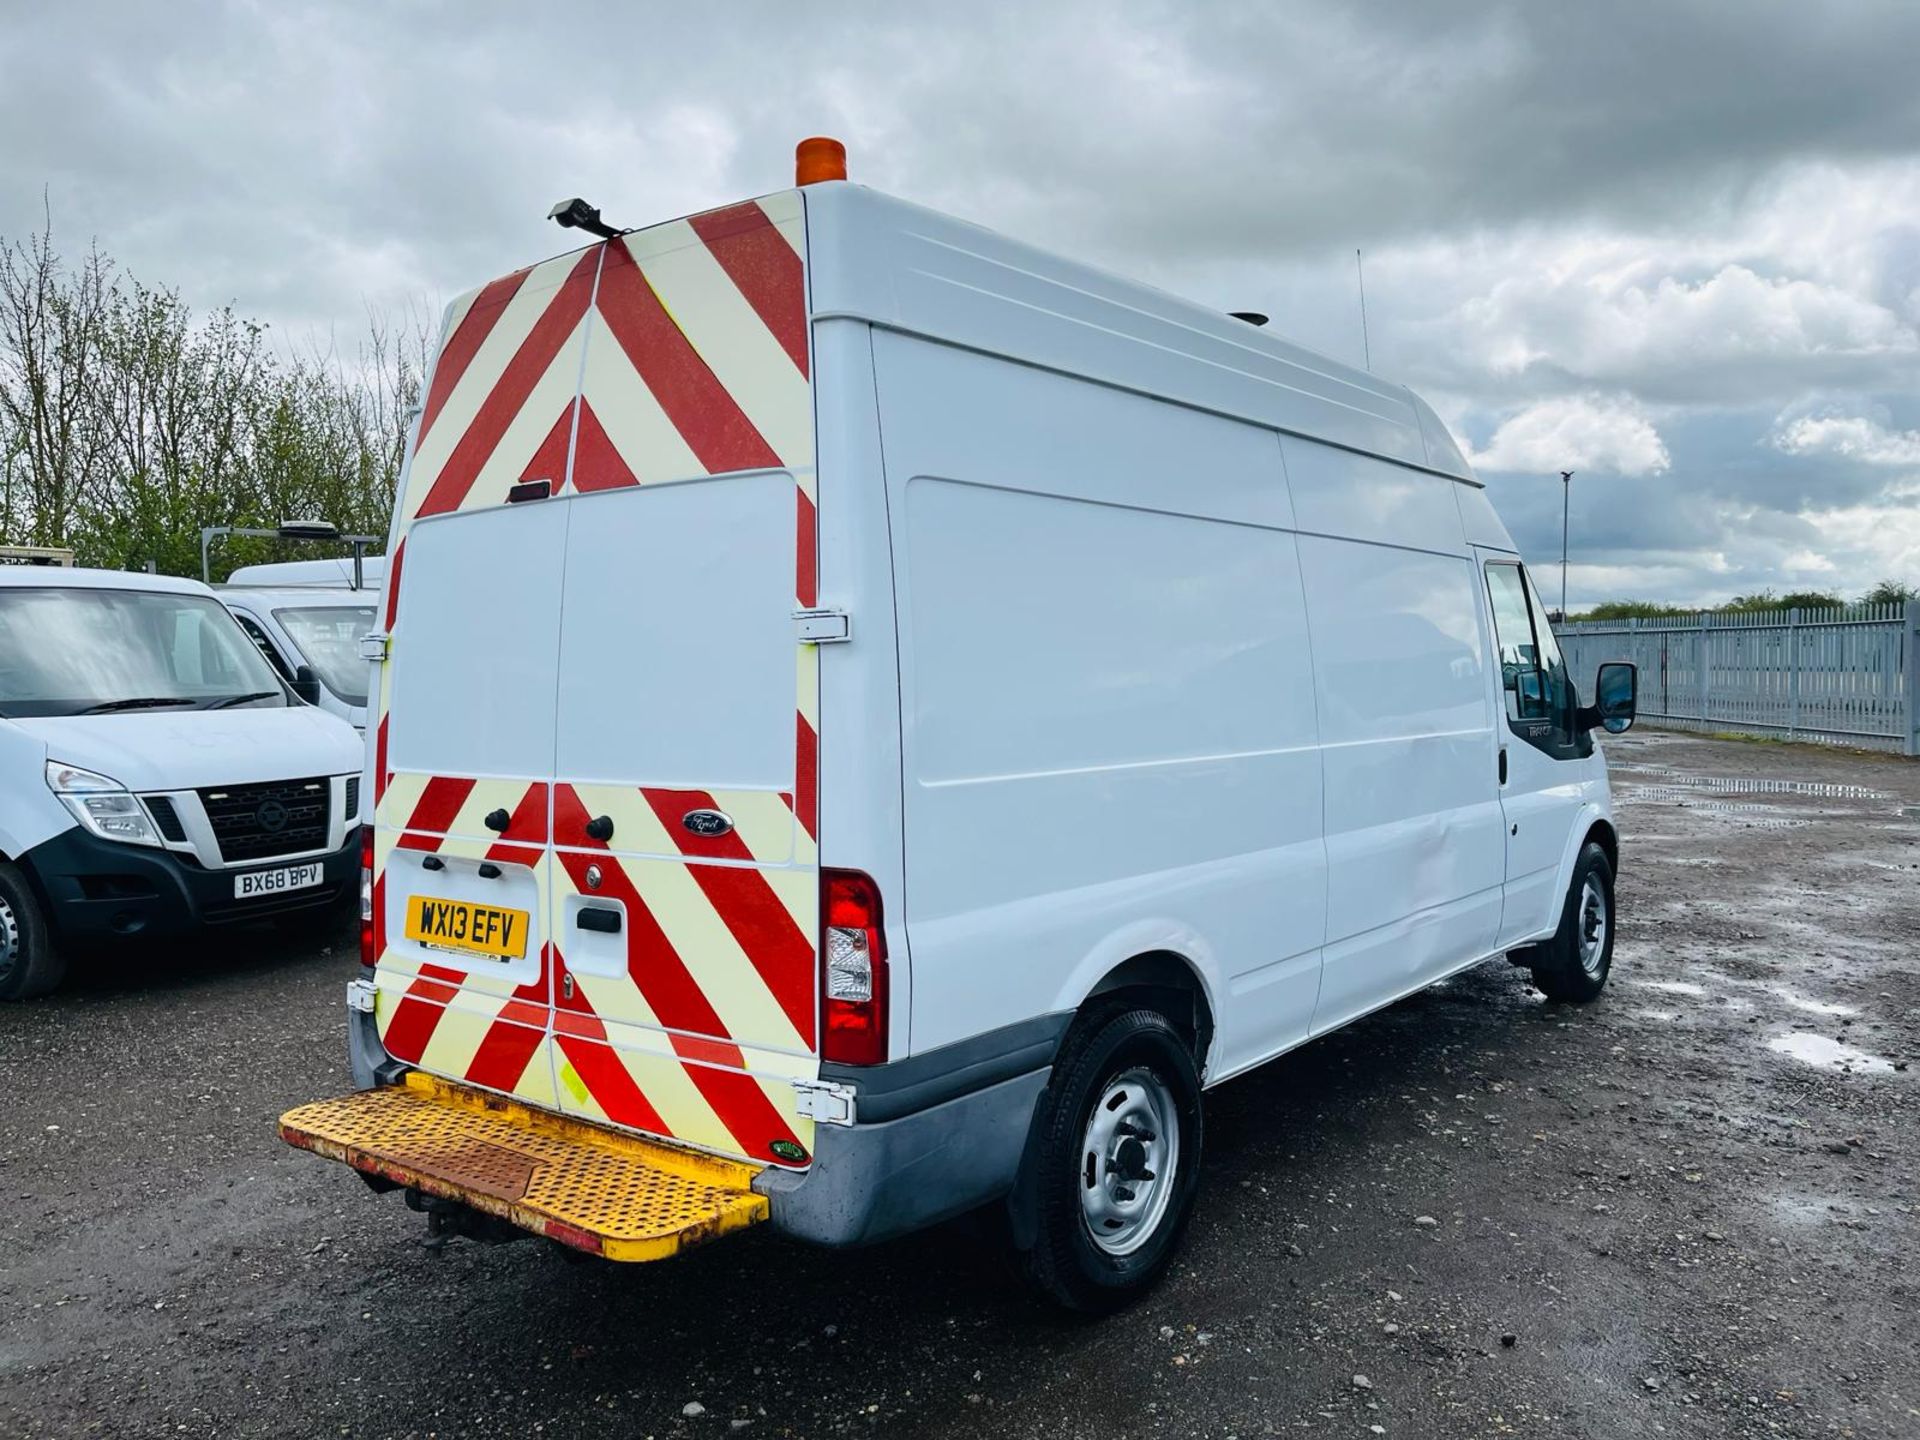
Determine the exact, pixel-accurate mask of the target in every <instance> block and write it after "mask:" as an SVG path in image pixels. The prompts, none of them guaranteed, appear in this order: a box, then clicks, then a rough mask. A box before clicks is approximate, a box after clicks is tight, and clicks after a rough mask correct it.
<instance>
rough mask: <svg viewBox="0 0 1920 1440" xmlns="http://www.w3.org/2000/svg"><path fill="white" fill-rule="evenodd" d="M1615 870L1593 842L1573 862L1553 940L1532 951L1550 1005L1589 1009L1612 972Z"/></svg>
mask: <svg viewBox="0 0 1920 1440" xmlns="http://www.w3.org/2000/svg"><path fill="white" fill-rule="evenodd" d="M1613 932H1614V918H1613V865H1612V864H1611V862H1609V861H1608V859H1607V852H1606V851H1604V850H1602V849H1601V848H1600V847H1599V846H1598V845H1595V844H1593V843H1592V842H1591V841H1589V842H1588V843H1587V845H1586V846H1585V847H1583V848H1582V849H1581V851H1580V858H1579V859H1578V860H1577V861H1575V862H1574V866H1573V882H1572V884H1570V885H1569V886H1568V887H1567V900H1566V904H1565V905H1564V906H1563V907H1562V908H1561V911H1560V928H1559V929H1558V930H1556V931H1555V932H1554V935H1553V938H1552V939H1551V940H1543V941H1541V942H1540V944H1538V945H1536V946H1534V947H1533V950H1532V951H1531V953H1530V954H1529V957H1528V960H1529V963H1530V964H1531V966H1532V967H1533V983H1534V985H1535V986H1536V987H1537V988H1538V989H1539V991H1540V993H1541V994H1543V995H1545V996H1546V997H1547V998H1548V999H1549V1000H1569V1001H1572V1002H1574V1003H1576V1004H1585V1003H1586V1002H1587V1001H1589V1000H1592V999H1595V998H1596V997H1598V995H1599V994H1600V991H1601V990H1602V989H1603V988H1605V986H1606V983H1607V974H1608V972H1609V971H1611V970H1612V969H1613Z"/></svg>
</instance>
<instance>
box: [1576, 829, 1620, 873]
mask: <svg viewBox="0 0 1920 1440" xmlns="http://www.w3.org/2000/svg"><path fill="white" fill-rule="evenodd" d="M1589 844H1593V845H1598V846H1599V847H1600V848H1601V850H1603V851H1604V852H1605V853H1606V857H1607V865H1608V867H1609V868H1610V869H1611V870H1612V871H1613V875H1614V878H1615V879H1616V880H1617V879H1619V878H1620V832H1619V831H1618V830H1616V829H1615V828H1614V825H1613V821H1612V820H1611V819H1610V818H1608V817H1607V816H1605V815H1602V816H1600V817H1599V818H1598V819H1596V820H1594V822H1593V823H1592V824H1590V825H1589V826H1587V833H1586V834H1585V836H1583V837H1582V839H1581V841H1580V849H1581V850H1584V849H1585V848H1586V847H1587V846H1588V845H1589ZM1574 853H1575V854H1576V855H1578V854H1579V851H1578V850H1576V851H1575V852H1574Z"/></svg>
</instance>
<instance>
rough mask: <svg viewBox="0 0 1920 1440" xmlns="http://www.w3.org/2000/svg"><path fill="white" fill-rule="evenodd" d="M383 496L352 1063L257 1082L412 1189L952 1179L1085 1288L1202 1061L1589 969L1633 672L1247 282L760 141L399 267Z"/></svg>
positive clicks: (1159, 1256)
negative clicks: (542, 250)
mask: <svg viewBox="0 0 1920 1440" xmlns="http://www.w3.org/2000/svg"><path fill="white" fill-rule="evenodd" d="M820 143H821V142H812V141H810V142H807V145H808V146H813V147H816V148H815V151H814V154H815V156H816V157H817V156H818V154H819V153H820V152H819V149H818V146H819V145H820ZM834 148H836V149H837V147H834ZM805 150H806V147H803V153H804V152H805ZM829 168H830V167H829ZM556 213H557V214H559V215H561V216H562V217H563V219H564V218H565V217H567V216H571V215H574V214H576V213H579V214H588V213H591V212H590V211H589V209H588V207H585V206H584V205H582V204H580V203H579V202H574V204H573V205H572V206H563V207H561V208H560V210H559V211H557V212H556ZM401 490H402V493H401V497H400V502H399V504H398V506H397V507H396V510H395V514H394V526H393V533H392V536H391V537H390V540H389V543H388V547H387V550H388V554H389V555H390V556H391V557H392V559H393V568H392V574H393V579H392V582H391V587H392V588H391V593H390V595H389V597H388V601H387V607H388V608H387V612H386V613H387V616H388V621H389V625H390V635H389V636H388V637H387V639H386V640H385V641H384V647H385V648H384V654H385V660H384V663H383V664H381V665H380V671H379V679H378V681H377V700H376V704H375V713H374V715H373V717H372V719H371V722H370V726H371V728H372V729H373V731H374V732H375V733H376V734H377V739H376V740H375V742H374V743H375V759H374V764H373V770H372V775H373V778H374V783H375V785H376V787H377V789H378V792H379V793H378V795H377V797H376V802H375V823H374V825H373V826H372V827H371V829H370V831H369V835H368V839H369V846H368V855H367V859H368V869H367V874H366V878H365V880H364V881H363V887H364V888H363V896H364V897H365V898H364V900H363V910H362V913H363V915H364V917H365V919H364V924H363V934H362V947H363V949H362V959H363V961H364V963H365V965H366V967H367V970H366V978H365V979H364V980H363V981H361V982H359V983H357V984H354V985H352V986H350V987H349V1009H350V1015H349V1020H350V1028H349V1034H350V1043H351V1053H352V1061H353V1072H354V1076H355V1080H356V1083H357V1084H358V1085H359V1086H361V1087H366V1088H363V1089H361V1090H360V1091H359V1092H358V1093H354V1094H349V1095H346V1096H343V1097H340V1098H338V1099H334V1100H327V1101H321V1102H317V1103H315V1104H312V1105H308V1106H303V1107H301V1108H299V1109H297V1110H294V1111H292V1112H290V1113H288V1114H287V1115H286V1116H284V1117H283V1118H282V1121H281V1134H282V1136H283V1137H284V1138H285V1139H286V1140H288V1141H289V1143H292V1144H294V1145H298V1146H302V1147H304V1148H307V1149H310V1150H313V1151H315V1152H317V1153H319V1154H322V1155H326V1156H329V1157H332V1158H335V1159H339V1160H343V1161H346V1162H347V1163H349V1164H351V1165H353V1166H354V1167H355V1168H356V1169H358V1170H360V1171H361V1172H362V1173H363V1174H365V1175H366V1176H367V1177H369V1179H371V1180H372V1181H373V1183H374V1184H375V1186H376V1188H388V1189H392V1188H400V1187H404V1188H406V1189H407V1190H408V1191H409V1192H410V1198H411V1199H412V1200H413V1201H414V1203H416V1205H418V1206H419V1207H420V1208H423V1209H426V1210H428V1211H429V1216H430V1221H431V1223H432V1224H433V1225H434V1226H435V1227H436V1228H440V1229H454V1230H459V1231H462V1232H463V1233H470V1234H475V1235H481V1236H485V1237H487V1238H493V1239H497V1238H501V1236H502V1234H503V1232H504V1233H515V1232H514V1227H518V1229H519V1230H522V1231H533V1232H538V1233H541V1234H544V1235H547V1236H548V1237H550V1238H552V1239H554V1240H557V1241H559V1242H560V1243H562V1244H564V1245H567V1246H571V1247H574V1248H578V1249H582V1250H586V1251H589V1252H591V1253H595V1254H599V1255H602V1256H606V1257H608V1258H614V1259H628V1260H647V1259H655V1258H659V1257H661V1256H664V1255H669V1254H673V1253H675V1252H677V1251H678V1250H680V1249H683V1248H685V1247H686V1246H687V1245H690V1244H694V1243H699V1242H702V1241H706V1240H710V1239H712V1238H714V1237H715V1236H718V1235H721V1234H724V1233H726V1232H728V1231H730V1230H733V1229H737V1228H740V1227H742V1226H746V1225H751V1224H754V1223H758V1222H763V1221H764V1222H767V1223H770V1224H772V1225H773V1226H774V1227H775V1228H776V1229H778V1230H781V1231H783V1232H785V1233H787V1234H789V1235H792V1236H796V1237H799V1238H803V1239H807V1240H812V1241H816V1242H820V1243H824V1244H830V1245H846V1244H854V1243H860V1242H865V1241H870V1240H876V1239H880V1238H884V1237H886V1236H890V1235H895V1234H899V1233H901V1232H903V1231H906V1230H910V1229H913V1228H915V1227H919V1226H923V1225H927V1224H930V1223H933V1222H935V1221H937V1220H940V1219H943V1218H945V1217H947V1216H951V1215H955V1214H958V1213H960V1212H962V1211H965V1210H967V1209H970V1208H973V1207H976V1206H982V1205H987V1204H995V1203H1004V1204H1005V1205H1006V1207H1007V1213H1008V1215H1009V1217H1010V1220H1011V1228H1012V1233H1013V1236H1014V1240H1015V1243H1016V1244H1017V1245H1018V1247H1019V1248H1020V1250H1021V1251H1022V1252H1023V1254H1024V1256H1025V1263H1026V1266H1027V1269H1028V1271H1029V1273H1030V1274H1031V1275H1032V1277H1033V1279H1034V1280H1035V1281H1036V1282H1037V1283H1038V1284H1039V1285H1040V1286H1041V1287H1042V1288H1043V1289H1044V1290H1045V1291H1046V1292H1047V1293H1049V1294H1050V1295H1052V1296H1053V1297H1055V1298H1056V1299H1058V1300H1059V1301H1061V1302H1063V1303H1065V1304H1067V1305H1071V1306H1075V1307H1079V1308H1083V1309H1104V1308H1109V1307H1112V1306H1114V1305H1117V1304H1119V1303H1121V1302H1123V1301H1124V1300H1125V1299H1127V1298H1128V1297H1130V1296H1131V1295H1134V1294H1136V1293H1138V1292H1139V1291H1140V1290H1141V1289H1142V1288H1143V1287H1144V1286H1146V1285H1147V1284H1149V1283H1150V1282H1151V1281H1152V1280H1153V1279H1154V1278H1155V1277H1156V1276H1157V1275H1158V1274H1160V1273H1161V1272H1162V1270H1163V1269H1164V1268H1165V1266H1166V1265H1167V1263H1168V1261H1169V1258H1170V1256H1171V1255H1172V1253H1173V1248H1174V1245H1175V1243H1176V1242H1177V1239H1178V1236H1179V1234H1180V1231H1181V1229H1182V1227H1183V1225H1184V1224H1185V1222H1186V1219H1187V1216H1188V1214H1189V1213H1190V1211H1191V1207H1192V1204H1193V1199H1194V1194H1195V1190H1196V1188H1197V1186H1198V1183H1199V1179H1200V1136H1201V1091H1202V1089H1203V1087H1206V1086H1211V1085H1214V1084H1217V1083H1219V1082H1220V1081H1222V1080H1225V1079H1227V1078H1229V1077H1230V1076H1233V1075H1237V1074H1240V1073H1241V1072H1243V1071H1246V1070H1248V1069H1250V1068H1252V1067H1253V1066H1256V1065H1259V1064H1261V1063H1263V1062H1264V1061H1267V1060H1270V1059H1272V1058H1273V1057H1274V1056H1276V1055H1280V1054H1282V1053H1284V1052H1286V1051H1287V1050H1290V1049H1292V1048H1293V1047H1295V1046H1297V1045H1300V1044H1302V1043H1304V1042H1306V1041H1307V1040H1309V1039H1311V1038H1313V1037H1314V1036H1316V1035H1320V1034H1324V1033H1326V1032H1327V1031H1329V1030H1332V1029H1334V1028H1336V1027H1338V1026H1341V1025H1344V1024H1346V1023H1348V1022H1350V1021H1352V1020H1354V1019H1356V1018H1357V1017H1359V1016H1362V1015H1365V1014H1367V1013H1368V1012H1369V1011H1372V1010H1376V1009H1378V1008H1380V1007H1381V1006H1384V1005H1388V1004H1391V1003H1392V1002H1394V1001H1395V1000H1397V999H1399V998H1401V997H1402V996H1405V995H1407V994H1409V993H1411V992H1413V991H1415V990H1418V989H1420V988H1421V987H1423V986H1426V985H1430V984H1432V983H1433V982H1435V981H1437V980H1440V979H1443V978H1444V977H1446V976H1448V975H1451V974H1454V973H1455V972H1457V971H1459V970H1461V969H1463V968H1464V967H1466V966H1470V965H1474V964H1477V963H1479V962H1480V961H1482V960H1486V959H1489V958H1495V957H1499V956H1502V955H1512V956H1514V957H1515V958H1516V959H1517V960H1518V961H1519V963H1521V964H1524V965H1527V966H1529V967H1530V968H1531V970H1532V973H1533V976H1534V979H1535V982H1536V983H1537V984H1538V985H1539V987H1540V988H1541V989H1542V990H1544V991H1545V992H1546V993H1547V994H1548V995H1550V996H1553V997H1555V998H1558V999H1562V1000H1573V1001H1580V1000H1589V999H1592V998H1593V997H1594V996H1596V995H1597V994H1598V993H1599V992H1600V989H1601V987H1602V985H1603V984H1604V983H1605V981H1606V978H1607V974H1608V970H1609V966H1610V963H1611V955H1612V945H1613V935H1614V926H1613V912H1612V905H1613V879H1612V877H1613V874H1614V869H1615V866H1616V863H1617V858H1618V838H1617V834H1616V831H1615V828H1614V825H1613V821H1612V818H1611V814H1610V806H1609V800H1608V789H1607V774H1606V767H1605V763H1604V761H1603V759H1602V757H1601V755H1600V753H1599V751H1598V750H1597V749H1596V748H1595V746H1594V744H1593V741H1592V738H1591V735H1590V733H1589V732H1590V731H1591V730H1592V729H1593V728H1595V727H1597V726H1600V725H1602V724H1603V723H1604V724H1605V725H1607V726H1608V727H1610V728H1615V729H1623V728H1625V726H1626V725H1627V724H1628V723H1630V721H1631V719H1632V715H1633V709H1634V693H1633V692H1634V673H1633V670H1632V667H1630V666H1618V667H1608V668H1606V669H1603V672H1602V675H1601V677H1600V678H1599V681H1598V685H1597V689H1598V693H1599V696H1600V704H1599V705H1598V706H1595V707H1589V706H1584V705H1582V704H1581V703H1580V702H1579V699H1578V697H1577V696H1576V693H1575V688H1574V683H1573V677H1571V676H1569V675H1568V674H1567V671H1566V667H1565V665H1564V663H1563V662H1562V660H1561V657H1560V653H1559V651H1558V649H1557V647H1556V646H1555V643H1554V639H1553V633H1552V631H1551V630H1550V629H1549V628H1548V626H1547V624H1546V620H1545V617H1544V613H1543V612H1542V610H1541V607H1540V605H1539V601H1538V599H1537V597H1536V596H1535V595H1534V593H1533V590H1532V587H1531V585H1530V584H1529V582H1528V580H1527V576H1526V572H1525V570H1524V568H1523V566H1522V564H1521V562H1520V558H1519V556H1518V555H1517V554H1515V552H1514V545H1513V541H1512V540H1511V539H1510V538H1509V536H1508V534H1507V532H1506V530H1505V528H1504V527H1503V526H1502V525H1501V523H1500V521H1499V519H1498V518H1497V517H1496V516H1495V514H1494V511H1493V508H1492V506H1491V505H1489V504H1488V502H1487V497H1486V494H1485V492H1484V491H1483V490H1482V488H1481V486H1480V484H1479V482H1478V481H1477V480H1476V479H1475V478H1474V476H1473V474H1472V472H1471V470H1470V469H1469V468H1468V466H1467V463H1466V461H1465V460H1464V459H1463V458H1462V456H1461V453H1460V451H1459V450H1458V448H1457V447H1456V446H1455V445H1454V443H1453V441H1452V440H1451V439H1450V438H1449V437H1448V435H1447V432H1446V429H1445V427H1444V426H1443V425H1442V424H1441V423H1440V421H1439V420H1438V419H1437V418H1436V417H1435V415H1434V413H1433V412H1432V411H1431V410H1430V409H1429V408H1428V407H1427V406H1426V405H1425V404H1424V403H1422V402H1421V401H1420V400H1419V399H1418V398H1417V397H1416V396H1414V395H1412V394H1411V393H1409V392H1408V391H1407V390H1406V389H1405V388H1403V387H1401V386H1398V385H1394V384H1391V383H1389V382H1387V381H1385V380H1382V379H1379V378H1378V377H1375V376H1373V375H1370V374H1366V373H1364V372H1362V371H1359V370H1355V369H1353V368H1351V367H1349V366H1346V365H1342V364H1339V363H1337V362H1334V361H1330V360H1327V359H1325V358H1324V357H1321V356H1318V355H1314V354H1312V353H1310V352H1308V351H1305V350H1302V349H1300V348H1299V347H1297V346H1294V345H1291V344H1288V343H1287V342H1286V341H1284V340H1281V339H1279V338H1277V337H1276V336H1274V335H1272V334H1270V333H1268V332H1267V331H1265V330H1259V329H1255V328H1253V327H1251V326H1249V325H1247V324H1244V323H1242V322H1241V321H1239V320H1237V319H1232V318H1229V317H1227V316H1225V315H1220V314H1217V313H1215V312H1212V311H1210V310H1207V309H1204V308H1202V307H1199V306H1196V305H1192V304H1188V303H1186V302H1184V301H1181V300H1177V299H1174V298H1172V297H1170V296H1168V295H1165V294H1162V293H1160V292H1158V291H1155V290H1152V289H1150V288H1147V287H1145V286H1141V285H1137V284H1132V283H1130V282H1128V281H1125V280H1120V279H1116V278H1114V277H1113V276H1110V275H1107V274H1104V273H1101V272H1099V271H1097V270H1094V269H1092V268H1090V267H1088V266H1086V265H1083V264H1080V263H1078V262H1076V261H1073V260H1069V259H1065V258H1062V257H1060V256H1057V255H1052V254H1048V253H1046V252H1044V251H1041V250H1037V249H1034V248H1032V247H1030V246H1026V245H1022V244H1019V243H1017V242H1014V241H1011V240H1008V239H1005V238H1003V237H1001V236H998V235H994V234H991V233H989V232H987V231H984V230H981V229H978V228H976V227H974V226H971V225H967V224H964V223H962V222H960V221H957V220H952V219H949V218H947V217H945V216H942V215H939V214H935V213H933V212H931V211H927V210H923V209H920V208H918V207H916V206H912V205H908V204H905V203H902V202H901V201H898V200H893V199H889V198H888V197H886V196H884V195H880V194H877V193H875V192H873V191H870V190H867V189H863V188H860V187H856V186H852V185H849V184H846V183H844V182H843V181H841V180H828V181H825V182H823V183H817V184H806V185H804V188H800V189H796V190H789V191H785V192H782V193H779V194H775V195H770V196H767V197H765V198H763V199H760V200H757V201H749V202H746V203H744V204H740V205H734V206H729V207H726V208H725V209H722V210H718V211H713V212H709V213H706V214H702V215H696V216H693V217H691V218H689V219H685V220H677V221H672V222H670V223H667V224H661V225H656V226H653V227H651V228H646V229H641V230H637V231H632V232H627V233H623V234H620V235H617V236H615V237H613V238H611V239H609V240H607V241H606V242H604V243H601V244H596V245H594V246H592V247H590V248H588V249H586V250H584V251H579V252H575V253H573V254H568V255H563V256H560V257H559V258H557V259H553V260H549V261H547V262H545V263H543V264H539V265H535V266H533V267H531V268H529V269H526V270H522V271H518V272H516V273H514V274H512V275H509V276H505V277H503V278H501V279H499V280H496V281H494V282H493V283H491V284H489V285H487V286H485V287H483V288H481V289H480V290H477V291H475V292H473V293H472V294H470V295H468V296H466V297H465V298H463V299H461V300H460V301H457V302H456V303H455V304H454V305H453V306H452V307H451V308H450V309H449V312H448V315H447V320H446V326H445V330H444V332H443V334H442V337H441V342H440V351H439V358H438V360H437V361H436V364H435V366H434V369H433V372H432V376H431V380H430V382H429V391H428V397H427V402H426V409H425V412H424V414H423V416H422V419H421V423H420V425H419V428H418V432H417V438H416V440H415V443H414V445H413V447H412V449H411V451H410V454H409V459H408V464H407V470H406V474H405V477H404V479H403V482H402V487H401ZM403 547H404V548H403ZM403 553H404V563H403V561H402V556H403ZM380 643H381V642H376V648H378V647H379V644H380ZM1276 1163H1277V1162H1276Z"/></svg>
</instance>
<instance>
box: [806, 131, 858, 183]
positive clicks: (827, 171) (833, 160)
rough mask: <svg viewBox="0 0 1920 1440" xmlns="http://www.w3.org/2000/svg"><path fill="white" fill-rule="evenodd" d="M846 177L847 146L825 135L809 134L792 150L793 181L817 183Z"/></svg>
mask: <svg viewBox="0 0 1920 1440" xmlns="http://www.w3.org/2000/svg"><path fill="white" fill-rule="evenodd" d="M846 178H847V147H846V146H844V145H842V144H841V143H840V142H839V141H838V140H834V139H831V138H829V137H828V136H825V135H810V136H808V137H807V138H806V139H805V140H802V141H801V142H800V143H799V144H798V145H797V146H795V147H794V151H793V183H794V184H796V185H818V184H819V183H820V182H821V181H823V180H844V179H846Z"/></svg>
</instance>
